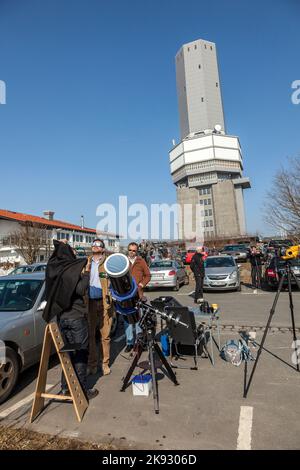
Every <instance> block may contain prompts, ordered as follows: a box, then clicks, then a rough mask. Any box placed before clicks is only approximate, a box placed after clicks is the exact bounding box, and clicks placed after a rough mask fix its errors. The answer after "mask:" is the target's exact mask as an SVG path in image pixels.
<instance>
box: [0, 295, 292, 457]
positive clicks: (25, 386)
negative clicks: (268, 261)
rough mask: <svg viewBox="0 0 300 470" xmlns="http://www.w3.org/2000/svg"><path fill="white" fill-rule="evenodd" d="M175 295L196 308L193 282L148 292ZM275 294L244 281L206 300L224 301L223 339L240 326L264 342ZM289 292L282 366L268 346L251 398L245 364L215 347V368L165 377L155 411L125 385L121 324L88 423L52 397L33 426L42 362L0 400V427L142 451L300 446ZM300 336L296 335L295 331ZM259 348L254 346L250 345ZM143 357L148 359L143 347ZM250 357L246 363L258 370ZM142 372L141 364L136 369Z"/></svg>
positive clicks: (274, 337) (52, 382)
mask: <svg viewBox="0 0 300 470" xmlns="http://www.w3.org/2000/svg"><path fill="white" fill-rule="evenodd" d="M147 295H148V296H149V298H151V299H153V298H155V297H157V296H159V295H173V296H174V297H176V298H177V299H178V300H179V301H180V302H181V303H182V304H183V305H194V304H193V297H192V286H184V287H182V288H181V289H180V291H179V292H177V293H175V292H170V291H168V292H166V291H163V290H161V291H155V292H154V291H151V292H149V293H147ZM274 296H275V293H273V292H264V291H255V290H252V289H250V288H247V287H245V286H243V288H242V292H240V293H239V292H226V293H211V292H210V293H208V294H206V295H205V298H206V299H207V300H208V301H209V302H213V303H218V304H219V306H220V311H221V314H220V323H221V325H222V328H221V344H224V342H225V341H226V340H227V339H231V338H233V339H234V338H238V337H239V331H240V330H244V329H247V330H248V331H249V330H251V331H254V334H255V335H256V340H257V342H258V343H259V341H260V339H261V336H262V333H263V331H262V327H263V326H264V325H265V324H266V321H267V318H268V315H269V310H270V307H271V304H272V302H273V299H274ZM293 298H294V307H295V317H296V326H297V329H299V328H300V318H299V315H300V293H299V292H298V291H295V292H294V295H293ZM290 327H291V320H290V317H289V303H288V294H287V293H286V292H283V293H281V295H280V298H279V302H278V306H277V309H276V312H275V315H274V319H273V322H272V329H271V331H270V332H269V334H268V336H267V341H266V344H265V347H266V349H267V350H268V351H271V352H272V353H274V354H276V355H278V356H280V357H281V358H282V359H283V360H284V361H286V363H287V364H286V363H284V362H282V361H280V360H279V359H277V358H275V357H274V356H273V355H272V354H270V353H269V352H267V351H264V352H263V354H262V356H261V360H260V362H259V365H258V368H257V371H256V374H255V377H254V381H253V384H252V387H251V389H250V391H249V395H248V398H247V399H244V398H243V387H244V371H245V368H244V364H242V365H241V366H240V367H234V366H233V365H231V364H229V363H226V362H224V361H223V360H222V359H221V358H220V357H219V356H218V354H217V349H216V347H215V359H216V362H215V366H212V364H211V363H210V361H209V359H204V358H203V359H200V363H199V370H198V371H195V370H179V369H177V371H176V374H177V379H178V381H179V383H180V385H179V386H174V385H173V383H172V382H171V381H169V380H168V379H167V378H166V377H164V376H163V375H162V374H159V377H158V378H159V397H160V414H159V415H156V414H155V413H154V411H153V400H152V396H150V397H136V396H133V394H132V390H131V388H130V387H129V388H128V389H127V390H126V391H125V392H123V393H121V392H120V391H119V389H120V384H121V379H122V377H123V375H124V373H125V372H126V370H127V368H128V366H129V364H130V360H131V358H130V357H128V355H125V354H124V353H123V352H122V349H123V347H124V334H123V329H122V325H120V326H119V329H118V332H117V335H116V337H115V338H114V340H113V343H112V367H111V369H112V373H111V374H110V375H109V376H105V377H102V376H101V375H98V376H95V377H91V378H90V380H91V385H94V386H95V387H96V388H98V389H99V392H100V393H99V395H98V396H97V397H96V398H95V399H94V400H92V401H91V403H90V406H89V408H88V410H87V412H86V414H85V417H84V419H83V421H82V423H78V422H77V419H76V416H75V413H74V410H73V408H72V405H71V404H67V403H65V404H62V403H57V402H52V403H51V404H50V405H49V406H48V407H47V408H46V409H45V410H44V412H43V413H42V414H41V415H40V416H39V417H38V418H37V420H36V421H35V422H34V423H32V424H29V414H30V409H31V404H32V398H33V396H32V394H33V393H34V389H35V381H36V376H37V370H38V369H37V367H32V368H31V369H29V370H28V371H26V372H25V373H24V374H23V375H22V377H21V380H20V383H19V385H18V387H17V389H16V391H15V394H14V395H13V396H12V397H11V399H10V400H8V401H7V402H6V403H4V404H3V405H2V406H0V424H1V425H9V426H16V427H28V429H31V430H34V431H39V432H45V433H49V434H51V435H56V436H62V437H73V438H74V437H75V438H78V439H82V440H88V441H91V442H102V443H105V442H107V443H113V444H114V445H117V446H118V447H120V448H137V449H141V448H142V449H157V448H158V449H250V448H251V449H299V448H300V432H299V430H300V424H299V423H300V393H299V392H300V376H299V373H298V372H297V371H296V370H295V368H293V367H291V365H292V361H291V357H292V353H293V350H292V348H291V345H292V335H291V332H290V331H289V328H290ZM298 336H299V338H300V333H299V332H298ZM252 351H253V354H254V355H255V351H257V349H252ZM143 354H144V356H143V357H142V361H143V360H144V359H146V353H143ZM252 364H253V363H250V364H249V367H248V373H249V370H250V369H251V368H252ZM136 373H138V369H137V370H136ZM47 383H48V385H49V386H51V387H53V391H58V390H59V388H60V387H59V383H60V367H59V366H58V364H57V362H56V361H55V360H54V359H53V360H52V362H51V368H50V370H49V373H48V380H47Z"/></svg>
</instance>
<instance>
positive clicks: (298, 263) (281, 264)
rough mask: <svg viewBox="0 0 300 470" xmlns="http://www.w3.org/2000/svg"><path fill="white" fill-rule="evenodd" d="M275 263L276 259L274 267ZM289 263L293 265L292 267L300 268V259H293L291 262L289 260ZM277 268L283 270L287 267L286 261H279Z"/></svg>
mask: <svg viewBox="0 0 300 470" xmlns="http://www.w3.org/2000/svg"><path fill="white" fill-rule="evenodd" d="M275 262H276V261H275V259H274V260H273V265H274V263H275ZM289 262H290V264H291V265H292V266H300V258H294V259H291V260H289ZM277 266H278V267H279V268H283V267H284V266H285V261H284V260H283V259H279V260H277Z"/></svg>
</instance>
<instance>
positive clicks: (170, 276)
mask: <svg viewBox="0 0 300 470" xmlns="http://www.w3.org/2000/svg"><path fill="white" fill-rule="evenodd" d="M149 269H150V274H151V280H150V282H149V283H148V284H147V288H152V287H173V290H175V291H178V290H179V288H180V286H181V285H183V284H188V283H189V277H188V274H187V272H186V270H185V268H184V266H183V265H182V264H180V263H178V262H177V261H174V260H159V261H154V262H153V263H151V264H150V266H149Z"/></svg>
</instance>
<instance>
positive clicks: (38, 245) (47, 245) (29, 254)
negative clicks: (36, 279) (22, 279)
mask: <svg viewBox="0 0 300 470" xmlns="http://www.w3.org/2000/svg"><path fill="white" fill-rule="evenodd" d="M10 238H11V243H12V244H13V245H14V246H15V247H16V249H17V250H18V252H19V253H20V254H21V256H22V257H23V258H24V260H25V262H26V263H28V264H32V263H35V262H36V261H37V260H38V256H39V254H40V251H41V250H43V251H44V254H45V259H48V257H49V255H50V252H51V237H50V234H49V230H47V229H46V227H44V226H42V225H41V226H40V225H36V224H35V225H32V224H30V223H26V222H25V223H24V224H22V225H21V226H20V227H19V229H18V230H16V231H14V232H12V233H11V234H10Z"/></svg>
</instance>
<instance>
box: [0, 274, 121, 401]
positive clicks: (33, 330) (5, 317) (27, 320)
mask: <svg viewBox="0 0 300 470" xmlns="http://www.w3.org/2000/svg"><path fill="white" fill-rule="evenodd" d="M44 284H45V273H44V272H35V273H24V274H19V275H12V276H11V275H8V276H1V277H0V341H3V342H4V343H5V345H6V363H5V364H0V404H1V403H3V402H4V401H5V400H6V399H7V398H8V397H9V395H10V394H11V393H12V391H13V389H14V387H15V385H16V383H17V381H18V378H19V375H20V373H21V372H22V371H24V370H25V369H27V368H28V367H30V366H32V365H34V364H36V363H38V362H39V360H40V356H41V350H42V345H43V339H44V331H45V327H46V323H45V321H44V320H43V317H42V313H43V309H44V308H45V301H44V299H43V297H44ZM117 324H118V316H116V317H114V319H113V323H112V327H111V335H114V334H115V332H116V329H117Z"/></svg>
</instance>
